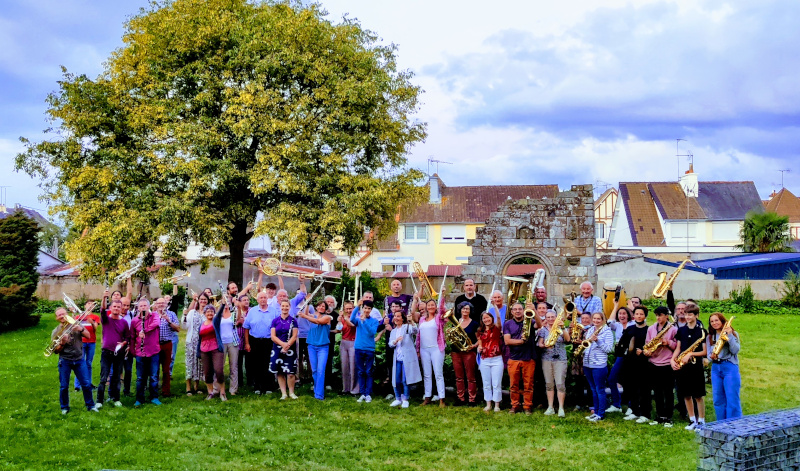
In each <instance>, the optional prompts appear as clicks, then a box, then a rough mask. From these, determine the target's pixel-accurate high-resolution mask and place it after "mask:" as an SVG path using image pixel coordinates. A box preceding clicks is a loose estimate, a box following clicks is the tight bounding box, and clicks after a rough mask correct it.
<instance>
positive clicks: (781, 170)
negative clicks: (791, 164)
mask: <svg viewBox="0 0 800 471" xmlns="http://www.w3.org/2000/svg"><path fill="white" fill-rule="evenodd" d="M778 171H779V172H781V189H783V188H784V186H783V174H784V173H789V172H791V171H792V169H790V168H784V169H780V170H778Z"/></svg>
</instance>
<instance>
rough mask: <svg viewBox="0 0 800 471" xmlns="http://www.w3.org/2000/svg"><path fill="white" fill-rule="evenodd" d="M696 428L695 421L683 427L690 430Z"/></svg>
mask: <svg viewBox="0 0 800 471" xmlns="http://www.w3.org/2000/svg"><path fill="white" fill-rule="evenodd" d="M696 428H697V422H692V423H690V424H689V425H687V426H686V427H683V429H684V430H690V431H691V430H694V429H696Z"/></svg>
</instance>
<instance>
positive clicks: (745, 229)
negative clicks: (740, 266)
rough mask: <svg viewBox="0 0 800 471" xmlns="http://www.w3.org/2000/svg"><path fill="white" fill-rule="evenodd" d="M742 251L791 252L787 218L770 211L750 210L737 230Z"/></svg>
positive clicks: (739, 246) (738, 246)
mask: <svg viewBox="0 0 800 471" xmlns="http://www.w3.org/2000/svg"><path fill="white" fill-rule="evenodd" d="M739 237H740V238H741V239H742V243H741V244H739V245H737V246H736V247H737V248H738V249H741V250H742V252H792V251H793V249H792V246H791V243H792V237H791V235H790V234H789V218H788V217H787V216H779V215H778V214H776V213H771V212H763V213H762V212H759V213H757V212H755V211H751V212H748V213H747V216H745V219H744V224H742V229H741V231H740V232H739Z"/></svg>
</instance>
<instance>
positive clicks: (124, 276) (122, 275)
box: [114, 260, 142, 283]
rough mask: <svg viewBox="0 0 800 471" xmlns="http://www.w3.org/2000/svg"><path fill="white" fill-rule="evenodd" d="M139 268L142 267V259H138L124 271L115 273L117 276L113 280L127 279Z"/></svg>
mask: <svg viewBox="0 0 800 471" xmlns="http://www.w3.org/2000/svg"><path fill="white" fill-rule="evenodd" d="M141 268H142V261H141V260H139V261H138V262H137V263H136V265H134V266H132V267H130V268H128V269H127V270H125V271H124V272H122V273H120V274H119V275H117V277H116V278H114V282H115V283H116V282H117V281H122V280H127V279H128V278H130V277H132V276H133V275H135V274H136V272H137V271H139V270H141Z"/></svg>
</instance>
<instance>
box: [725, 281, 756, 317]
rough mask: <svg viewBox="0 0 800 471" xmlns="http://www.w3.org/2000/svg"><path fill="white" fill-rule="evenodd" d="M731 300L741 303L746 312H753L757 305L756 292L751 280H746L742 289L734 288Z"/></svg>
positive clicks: (740, 305)
mask: <svg viewBox="0 0 800 471" xmlns="http://www.w3.org/2000/svg"><path fill="white" fill-rule="evenodd" d="M730 298H731V301H733V303H734V304H737V305H739V307H741V308H742V310H743V311H744V312H752V310H753V306H754V305H755V299H756V298H755V294H753V287H752V286H751V285H750V282H749V281H747V280H745V283H744V286H743V287H742V288H741V289H738V290H737V289H734V290H731V292H730Z"/></svg>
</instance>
